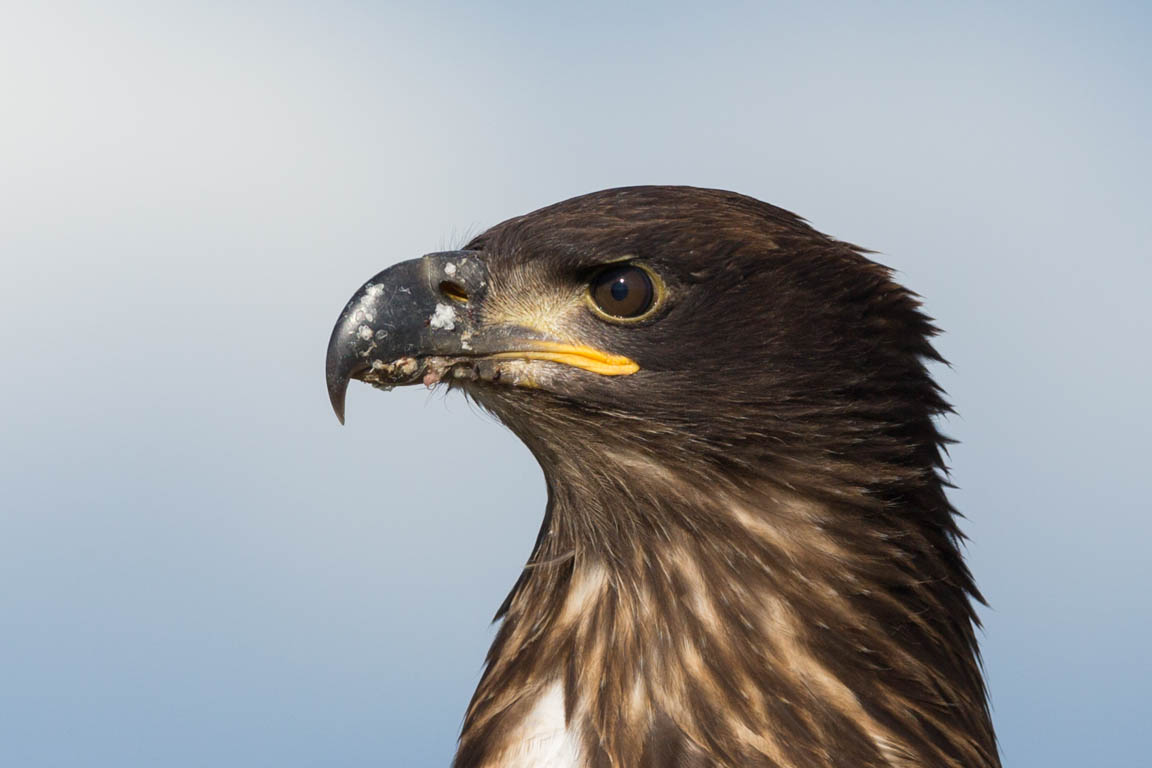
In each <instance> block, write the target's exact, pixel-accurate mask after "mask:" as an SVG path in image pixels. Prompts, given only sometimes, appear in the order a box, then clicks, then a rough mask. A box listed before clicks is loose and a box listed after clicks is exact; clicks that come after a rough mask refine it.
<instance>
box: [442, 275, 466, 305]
mask: <svg viewBox="0 0 1152 768" xmlns="http://www.w3.org/2000/svg"><path fill="white" fill-rule="evenodd" d="M440 293H442V294H444V295H445V296H447V297H448V298H450V299H452V301H458V302H460V303H461V304H467V303H468V291H466V290H464V286H462V285H460V284H459V283H454V282H452V281H451V280H445V281H444V282H442V283H440Z"/></svg>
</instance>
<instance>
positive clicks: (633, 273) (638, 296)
mask: <svg viewBox="0 0 1152 768" xmlns="http://www.w3.org/2000/svg"><path fill="white" fill-rule="evenodd" d="M588 296H589V298H591V299H592V303H593V305H595V307H596V309H598V310H600V312H602V313H604V314H605V315H607V316H608V317H610V318H617V319H620V320H635V319H636V318H639V317H643V316H644V315H645V314H647V313H648V312H649V311H650V310H651V309H652V307H653V306H654V305H655V304H656V299H657V295H656V285H655V283H654V281H653V280H652V275H651V274H650V273H649V272H648V270H646V269H644V268H643V267H638V266H636V265H635V264H618V265H614V266H610V267H608V268H606V269H602V270H600V271H599V272H597V273H596V274H595V275H594V276H593V277H592V280H591V281H590V282H589V283H588Z"/></svg>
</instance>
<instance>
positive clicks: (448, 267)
mask: <svg viewBox="0 0 1152 768" xmlns="http://www.w3.org/2000/svg"><path fill="white" fill-rule="evenodd" d="M444 274H446V275H448V276H449V277H451V276H452V275H454V274H456V265H455V264H453V263H452V262H448V263H447V264H445V265H444Z"/></svg>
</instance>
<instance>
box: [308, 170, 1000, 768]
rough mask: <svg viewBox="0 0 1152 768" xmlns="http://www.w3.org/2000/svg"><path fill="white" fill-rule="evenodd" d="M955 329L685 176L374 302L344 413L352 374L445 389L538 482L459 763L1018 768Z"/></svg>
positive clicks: (361, 333) (356, 309) (339, 336)
mask: <svg viewBox="0 0 1152 768" xmlns="http://www.w3.org/2000/svg"><path fill="white" fill-rule="evenodd" d="M935 332H936V331H935V328H934V327H933V326H932V324H931V321H930V320H929V319H928V318H927V317H926V316H925V315H924V314H923V313H922V312H921V310H920V304H919V301H918V299H917V297H916V296H915V295H914V294H913V293H911V292H910V291H908V290H906V289H905V288H903V287H901V286H900V285H898V284H897V283H896V282H895V281H894V280H893V277H892V274H891V272H890V270H889V269H887V268H885V267H883V266H881V265H879V264H877V263H876V262H874V261H872V260H871V259H869V258H868V257H867V255H866V253H865V252H864V251H862V250H861V249H859V248H856V247H854V246H852V245H850V244H847V243H844V242H841V241H838V240H835V239H833V238H831V237H828V236H826V235H823V234H821V233H819V232H817V231H816V230H815V229H813V228H812V227H810V226H809V225H808V224H807V223H806V222H805V221H804V220H803V219H801V218H799V217H797V216H795V215H793V214H791V213H789V212H787V211H785V210H782V209H780V208H777V207H774V206H771V205H768V204H766V203H763V202H760V201H757V200H754V199H752V198H749V197H745V196H742V195H738V194H735V193H731V192H724V191H719V190H709V189H697V188H690V187H630V188H622V189H611V190H605V191H602V192H597V193H593V194H590V195H585V196H581V197H577V198H573V199H571V200H567V201H565V202H561V203H558V204H555V205H552V206H549V207H547V208H543V209H540V210H538V211H535V212H533V213H529V214H527V215H524V216H520V217H517V218H514V219H510V220H508V221H506V222H503V223H501V224H498V225H497V226H495V227H493V228H491V229H489V230H488V231H486V232H484V233H483V234H481V235H480V236H478V237H476V238H475V239H473V240H472V241H471V242H470V243H468V245H467V246H465V247H464V248H463V249H462V250H459V251H450V252H438V253H430V254H428V255H425V256H423V257H421V258H418V259H415V260H412V261H405V262H402V263H399V264H397V265H395V266H393V267H390V268H388V269H386V270H384V271H383V272H381V273H379V274H378V275H376V276H375V277H373V278H372V279H371V280H369V281H368V282H367V283H365V284H364V285H363V286H362V287H361V288H360V289H359V290H358V291H356V293H355V294H354V295H353V297H352V299H351V300H350V301H349V302H348V304H347V306H346V307H345V309H344V311H343V313H342V314H341V317H340V319H339V321H338V323H337V324H336V327H335V329H334V330H333V332H332V336H331V341H330V343H329V347H328V357H327V367H326V375H327V384H328V392H329V395H330V398H331V401H332V405H333V407H334V408H335V410H336V413H337V415H338V416H339V417H340V418H341V420H343V414H344V398H345V392H346V389H347V387H348V384H349V381H350V379H359V380H362V381H365V382H368V383H371V384H373V385H376V386H379V387H383V388H390V387H393V386H399V385H406V384H415V383H420V382H423V383H425V384H427V385H429V386H431V385H434V384H437V383H444V384H447V385H448V386H450V387H453V388H459V389H462V390H463V391H464V392H465V394H466V395H467V396H469V397H471V398H473V399H474V400H475V401H476V402H478V403H480V404H481V405H482V406H483V407H484V408H486V409H487V410H489V411H490V412H492V413H493V414H495V416H496V417H497V418H498V419H500V420H501V421H502V422H503V423H505V424H506V425H507V426H508V427H509V428H510V429H512V430H513V431H514V432H515V433H516V434H517V435H518V436H519V437H520V438H521V439H522V440H523V441H524V442H525V444H526V445H527V446H528V447H529V448H530V449H531V451H532V452H533V454H534V455H535V456H536V458H537V460H538V461H539V463H540V465H541V467H542V468H543V471H544V474H545V477H546V479H547V482H548V490H549V502H548V509H547V510H546V512H545V516H544V523H543V526H542V529H541V531H540V536H539V538H538V540H537V544H536V547H535V549H534V550H533V552H532V554H531V556H530V558H529V561H528V564H527V566H526V568H525V570H524V572H523V574H522V576H521V578H520V579H519V581H518V582H517V584H516V585H515V587H514V588H513V590H512V593H511V594H510V595H509V596H508V598H507V599H506V600H505V603H504V605H503V606H502V608H501V610H500V612H499V614H498V617H499V618H501V619H502V625H501V629H500V632H499V634H498V636H497V639H496V642H495V643H494V645H493V648H492V651H491V652H490V654H489V659H488V664H487V667H486V670H485V674H484V677H483V679H482V680H481V683H480V687H479V688H478V690H477V693H476V696H475V698H474V699H473V702H472V705H471V707H470V708H469V712H468V715H467V717H466V720H465V727H464V732H463V734H462V736H461V745H460V751H459V753H458V756H457V765H458V766H460V767H461V768H466V767H470V766H520V765H524V766H528V765H572V766H593V765H616V766H647V765H651V766H656V765H679V766H758V765H764V766H831V765H853V766H865V765H876V766H882V765H884V766H896V765H899V766H910V765H929V764H931V765H936V764H941V765H945V764H947V765H952V764H964V765H973V766H995V765H998V762H997V756H996V748H995V739H994V736H993V733H992V728H991V725H990V722H989V719H988V712H987V704H986V700H985V692H984V686H983V681H982V679H981V674H980V669H979V662H978V656H977V650H976V642H975V639H974V633H973V627H974V625H975V623H976V618H975V614H974V613H973V610H972V606H971V603H972V601H973V600H978V599H979V595H978V593H977V592H976V589H975V587H974V585H973V583H972V579H971V577H970V575H969V573H968V571H967V569H966V567H965V566H964V563H963V561H962V557H961V554H960V551H959V548H958V540H959V538H960V535H961V534H960V532H959V530H958V528H957V526H956V523H955V519H954V518H955V515H954V511H953V509H952V507H951V506H950V504H949V502H948V500H947V498H946V496H945V494H944V490H943V486H944V482H943V479H942V477H941V473H942V472H943V471H944V467H943V464H942V460H941V447H942V445H943V444H944V443H945V439H944V438H943V437H942V436H941V435H940V433H939V432H938V431H937V428H936V426H935V423H934V417H936V416H937V415H939V414H940V413H942V412H943V411H945V410H947V408H948V406H947V404H946V402H945V401H944V400H943V398H942V395H941V392H940V390H939V388H938V387H937V386H936V384H935V383H934V382H933V380H932V379H931V377H930V375H929V373H928V371H927V368H926V364H927V363H929V362H931V361H935V360H939V359H940V358H939V357H938V355H937V354H936V352H935V351H934V349H933V347H932V345H931V343H930V339H931V337H932V336H933V335H934V334H935ZM549 707H551V710H550V709H549ZM549 712H552V715H551V722H552V726H544V725H539V723H541V722H548V721H549ZM533 724H536V725H533ZM534 728H535V729H536V730H538V731H541V733H544V734H545V736H546V738H544V737H541V736H540V735H539V734H537V733H535V731H533V729H534ZM549 728H550V730H549ZM541 729H543V730H541ZM541 745H543V746H541ZM548 750H551V751H548ZM545 753H546V754H545ZM517 761H520V762H517ZM549 761H551V762H549ZM565 761H566V762H565Z"/></svg>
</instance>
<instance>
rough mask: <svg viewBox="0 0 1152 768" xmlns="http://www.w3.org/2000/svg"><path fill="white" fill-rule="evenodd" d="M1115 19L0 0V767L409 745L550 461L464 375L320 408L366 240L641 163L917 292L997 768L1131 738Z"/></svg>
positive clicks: (443, 232)
mask: <svg viewBox="0 0 1152 768" xmlns="http://www.w3.org/2000/svg"><path fill="white" fill-rule="evenodd" d="M1009 6H1011V7H1009ZM1150 22H1152V12H1150V11H1149V6H1148V5H1147V4H1146V3H1138V2H1131V3H1094V4H1087V3H1051V2H1046V3H1012V4H1007V3H964V4H960V3H954V4H943V3H933V4H927V3H899V2H880V3H856V4H818V3H805V4H794V5H785V4H771V3H724V2H721V3H713V4H710V7H709V9H708V10H704V9H703V8H702V6H701V4H698V3H691V4H688V3H684V4H681V3H668V2H663V3H647V4H640V5H629V6H628V7H627V8H621V7H618V5H617V4H615V3H596V2H592V3H583V4H580V6H579V7H578V8H574V7H569V8H564V9H560V8H557V7H554V5H553V4H539V3H500V4H491V5H490V6H487V7H485V6H482V5H480V4H476V3H421V4H411V5H409V6H406V7H404V6H393V5H391V4H388V3H366V2H344V3H334V2H329V3H322V4H321V3H315V4H311V5H306V4H296V3H275V4H274V3H243V4H241V3H213V2H207V3H182V4H163V3H155V2H150V3H125V2H100V3H91V4H81V3H74V4H56V3H52V2H38V3H34V4H33V3H20V4H18V3H6V4H3V6H2V7H0V258H2V259H3V266H4V279H3V280H0V355H2V358H0V359H2V360H3V366H4V376H3V377H0V396H2V402H3V407H2V409H0V765H4V766H20V768H42V767H43V768H47V767H48V766H52V767H57V766H60V767H64V766H67V767H69V768H71V767H77V768H100V767H102V766H116V767H117V768H125V767H126V766H149V767H151V766H165V767H168V766H171V767H173V768H184V767H188V768H192V767H193V766H196V767H200V766H207V765H211V766H220V767H223V766H243V767H244V768H254V767H259V766H270V767H271V766H275V767H276V768H295V767H297V766H300V767H303V766H350V767H353V768H356V767H359V766H412V767H414V768H423V767H424V766H446V765H447V763H448V761H449V759H450V756H451V754H452V751H453V746H454V740H455V736H456V732H457V729H458V727H459V724H460V718H461V715H462V713H463V709H464V706H465V704H466V702H467V699H468V697H469V695H470V693H471V691H472V687H473V686H474V684H475V682H476V679H477V676H478V673H479V670H480V665H481V661H482V657H483V653H484V651H485V649H486V647H487V644H488V642H489V640H490V638H491V629H490V627H489V624H488V621H489V619H490V618H491V615H492V613H493V612H494V611H495V609H496V607H497V606H498V605H499V603H500V601H501V600H502V599H503V596H504V594H505V592H506V591H507V589H508V588H509V587H510V586H511V584H512V582H513V581H514V579H515V577H516V575H517V573H518V570H519V567H520V565H521V564H522V563H523V562H524V559H525V558H526V557H527V555H528V552H529V549H530V546H531V543H532V541H533V539H534V537H535V534H536V529H537V527H538V525H539V520H540V516H541V512H542V510H543V505H544V484H543V481H542V478H541V475H540V472H539V470H538V469H537V467H536V466H535V464H534V463H533V461H532V459H531V457H530V456H529V454H528V453H527V451H526V450H525V449H524V448H523V447H522V446H521V445H520V444H519V443H518V442H517V441H516V440H515V439H514V438H513V437H512V436H511V435H510V434H509V433H507V432H506V431H505V430H504V429H503V428H501V427H499V426H497V425H495V424H493V423H492V422H490V421H489V420H488V419H486V418H485V417H483V416H481V415H479V414H477V413H475V412H473V410H472V409H470V408H469V407H468V406H467V405H466V404H465V403H464V401H463V400H462V399H460V398H459V397H458V396H451V397H444V396H442V395H440V394H428V393H427V392H425V391H424V390H422V389H418V388H414V389H408V390H398V391H396V392H393V393H391V394H389V395H383V394H381V393H378V392H375V391H372V390H370V389H369V388H367V387H363V386H355V387H354V388H353V389H352V391H351V392H350V395H349V404H348V417H349V419H348V426H347V427H343V428H341V427H340V426H339V425H338V423H337V422H336V419H335V418H334V417H333V416H332V413H331V411H330V409H329V406H328V402H327V398H326V395H325V392H324V387H323V382H322V366H323V357H324V349H325V344H326V342H327V338H328V333H329V330H330V329H331V327H332V324H333V322H334V321H335V320H336V317H337V315H338V314H339V312H340V310H341V308H342V306H343V304H344V302H345V300H346V299H347V298H348V296H349V295H350V294H351V292H352V291H353V290H354V289H355V288H356V287H358V286H359V285H360V284H361V283H362V282H363V281H364V280H365V279H366V278H368V277H370V276H371V275H372V274H374V273H375V272H376V271H378V270H380V269H382V268H383V267H385V266H387V265H389V264H391V263H393V262H395V261H399V260H402V259H408V258H412V257H415V256H418V255H420V254H422V253H425V252H428V251H432V250H438V249H441V248H445V247H451V246H454V245H459V244H461V243H462V242H463V241H464V240H465V238H466V237H467V235H469V234H470V233H475V232H477V231H479V230H482V229H483V228H485V227H486V226H488V225H491V224H494V223H496V222H498V221H500V220H502V219H505V218H507V217H509V216H513V215H517V214H520V213H523V212H526V211H528V210H531V209H533V208H536V207H539V206H541V205H544V204H547V203H550V202H553V201H556V200H560V199H563V198H566V197H570V196H572V195H576V194H580V193H584V192H589V191H592V190H595V189H599V188H604V187H610V186H617V185H622V184H637V183H677V184H694V185H701V186H716V187H723V188H728V189H733V190H737V191H740V192H743V193H746V194H750V195H753V196H755V197H759V198H761V199H764V200H767V201H769V202H772V203H775V204H777V205H781V206H783V207H785V208H788V209H790V210H793V211H795V212H797V213H799V214H801V215H803V216H805V217H806V218H808V219H809V220H810V221H811V222H812V223H813V224H814V225H815V226H816V227H817V228H819V229H821V230H823V231H825V232H828V233H830V234H833V235H835V236H838V237H841V238H843V239H846V240H850V241H852V242H855V243H859V244H861V245H864V246H867V247H869V248H873V249H876V250H877V251H879V252H880V255H879V256H878V258H879V259H880V260H881V261H884V262H885V263H887V264H890V265H892V266H894V267H896V268H898V269H899V270H900V276H901V279H902V280H903V281H904V282H905V283H906V284H908V285H909V286H910V287H911V288H913V289H914V290H916V291H917V292H919V293H921V294H922V295H923V296H924V297H925V300H926V304H927V308H928V311H929V312H930V313H931V314H932V315H934V316H935V317H936V318H937V319H938V321H939V323H940V325H941V326H942V327H943V328H945V329H946V330H947V334H946V335H945V336H943V337H942V338H941V339H940V343H939V346H940V349H941V351H942V352H943V353H944V354H945V356H946V357H948V358H949V360H950V361H951V363H952V367H950V368H945V367H939V368H938V369H937V370H936V373H937V375H938V376H939V378H940V380H941V382H942V383H943V384H944V386H945V387H946V388H947V389H948V391H949V393H950V395H951V398H952V400H953V402H954V403H955V404H956V406H957V409H958V412H959V414H958V415H957V416H955V417H953V418H951V419H949V420H948V421H947V423H946V429H947V431H948V432H949V433H950V434H951V435H952V436H953V437H955V438H957V439H959V440H960V443H959V444H958V445H957V446H955V448H954V449H953V451H952V464H953V477H954V480H955V482H956V483H957V484H958V485H959V490H957V491H956V492H955V493H954V494H953V498H954V500H955V502H956V504H957V506H958V507H959V508H960V509H961V510H962V511H963V513H964V514H965V515H966V517H967V521H966V523H965V529H966V530H967V532H968V533H969V535H970V536H971V539H972V541H971V544H970V546H969V548H968V553H969V560H970V563H971V566H972V568H973V570H974V571H975V573H976V576H977V579H978V581H979V583H980V585H981V587H982V588H983V589H984V591H985V593H986V595H987V597H988V600H989V602H990V604H991V608H989V609H986V610H984V611H982V615H983V618H984V622H985V631H984V635H983V636H984V641H983V647H984V652H985V660H986V666H987V672H988V678H989V681H990V686H991V691H992V700H993V706H994V710H995V719H996V723H997V726H998V730H999V733H1000V737H1001V741H1002V745H1003V751H1004V755H1005V758H1006V765H1010V766H1017V767H1023V766H1045V767H1047V768H1051V767H1053V766H1085V765H1093V766H1096V765H1116V766H1131V765H1134V764H1136V763H1137V762H1138V761H1139V760H1140V759H1144V758H1146V755H1147V733H1148V720H1149V716H1150V715H1152V710H1150V706H1149V693H1148V692H1149V689H1150V688H1152V661H1150V658H1149V651H1148V649H1149V648H1152V616H1150V607H1152V598H1150V597H1149V594H1148V593H1149V588H1150V587H1152V567H1150V564H1149V563H1150V561H1152V558H1150V556H1149V554H1148V551H1149V546H1150V544H1149V541H1150V538H1152V514H1150V513H1152V508H1150V502H1149V500H1148V499H1149V492H1148V488H1149V479H1148V478H1149V467H1148V460H1149V444H1150V441H1152V414H1150V410H1152V408H1150V405H1149V397H1148V389H1149V378H1150V376H1152V361H1150V353H1149V346H1150V345H1149V342H1148V339H1149V337H1150V336H1152V313H1150V312H1149V303H1150V296H1152V288H1150V286H1152V216H1150V215H1149V209H1150V206H1152V194H1150V192H1149V185H1150V179H1152V140H1150V138H1149V137H1150V136H1152V98H1150V96H1149V94H1150V91H1149V82H1150V81H1152V53H1150V48H1149V46H1148V41H1149V39H1152V23H1150Z"/></svg>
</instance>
